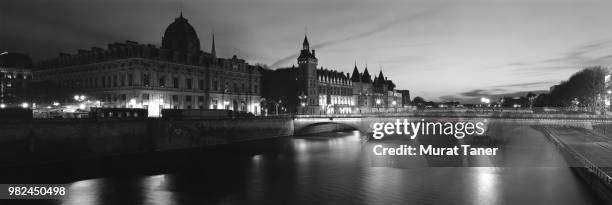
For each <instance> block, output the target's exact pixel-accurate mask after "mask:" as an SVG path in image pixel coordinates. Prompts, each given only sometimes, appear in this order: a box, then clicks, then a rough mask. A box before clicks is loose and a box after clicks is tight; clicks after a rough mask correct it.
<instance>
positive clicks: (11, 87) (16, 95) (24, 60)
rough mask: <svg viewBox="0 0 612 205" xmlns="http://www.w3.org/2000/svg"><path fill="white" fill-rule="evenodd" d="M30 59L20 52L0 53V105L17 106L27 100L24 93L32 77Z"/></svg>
mask: <svg viewBox="0 0 612 205" xmlns="http://www.w3.org/2000/svg"><path fill="white" fill-rule="evenodd" d="M31 68H32V59H30V57H29V56H28V55H25V54H21V53H12V52H10V53H9V52H4V53H1V54H0V107H6V106H11V105H12V106H17V105H19V104H21V103H23V102H27V101H28V99H27V98H28V96H26V95H24V94H25V90H26V89H27V86H28V82H29V81H31V79H32V70H31Z"/></svg>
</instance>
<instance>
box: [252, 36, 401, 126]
mask: <svg viewBox="0 0 612 205" xmlns="http://www.w3.org/2000/svg"><path fill="white" fill-rule="evenodd" d="M297 63H298V66H297V67H296V66H295V65H294V66H292V67H289V68H279V69H276V70H269V69H268V70H266V71H264V72H263V73H264V77H263V78H264V79H266V80H264V81H263V86H264V87H266V91H264V92H265V94H264V95H263V96H264V97H265V98H266V99H267V101H272V102H273V105H274V106H278V105H279V104H281V105H280V106H283V107H286V108H287V110H288V111H289V112H294V113H303V114H349V113H370V112H392V111H399V110H398V109H397V108H402V94H401V93H399V92H397V91H395V90H394V89H395V84H393V82H392V81H390V80H388V79H387V78H386V77H384V75H383V73H382V70H381V72H380V73H379V76H378V77H376V78H375V79H374V81H372V78H371V76H370V74H369V72H368V69H367V67H366V68H365V70H364V73H363V74H361V73H359V70H358V69H357V65H355V68H354V70H353V74H352V75H351V74H349V73H343V72H340V71H337V70H334V69H328V68H323V67H319V65H318V58H317V56H316V54H315V50H311V49H310V43H309V42H308V37H307V36H304V41H303V42H302V49H301V50H300V54H299V56H298V58H297ZM275 79H283V80H275ZM281 81H282V83H280V82H281ZM268 89H270V90H268ZM270 108H271V106H270V107H269V108H268V109H270Z"/></svg>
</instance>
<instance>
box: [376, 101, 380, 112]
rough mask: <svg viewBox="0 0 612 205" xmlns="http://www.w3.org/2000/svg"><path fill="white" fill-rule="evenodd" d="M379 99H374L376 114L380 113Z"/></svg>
mask: <svg viewBox="0 0 612 205" xmlns="http://www.w3.org/2000/svg"><path fill="white" fill-rule="evenodd" d="M380 103H381V101H380V99H376V112H380Z"/></svg>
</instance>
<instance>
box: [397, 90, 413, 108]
mask: <svg viewBox="0 0 612 205" xmlns="http://www.w3.org/2000/svg"><path fill="white" fill-rule="evenodd" d="M397 92H398V93H401V94H402V106H403V107H406V106H410V102H411V100H410V90H397Z"/></svg>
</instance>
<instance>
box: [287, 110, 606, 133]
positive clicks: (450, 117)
mask: <svg viewBox="0 0 612 205" xmlns="http://www.w3.org/2000/svg"><path fill="white" fill-rule="evenodd" d="M397 119H400V120H402V121H403V120H404V119H407V120H408V122H417V121H421V120H424V121H425V122H485V123H486V124H487V126H489V125H490V124H491V123H496V122H512V123H515V124H526V125H563V126H573V127H583V128H586V129H593V125H598V124H609V125H611V126H612V117H609V116H594V115H551V114H547V115H542V114H520V113H518V114H517V113H511V114H507V113H488V114H486V113H485V114H482V113H481V114H477V113H475V114H466V113H385V114H365V115H296V116H295V118H294V121H293V125H294V133H295V134H306V133H318V132H330V131H338V130H347V129H354V130H359V131H361V132H363V133H370V132H372V126H373V124H374V123H376V122H395V121H396V120H397Z"/></svg>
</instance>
